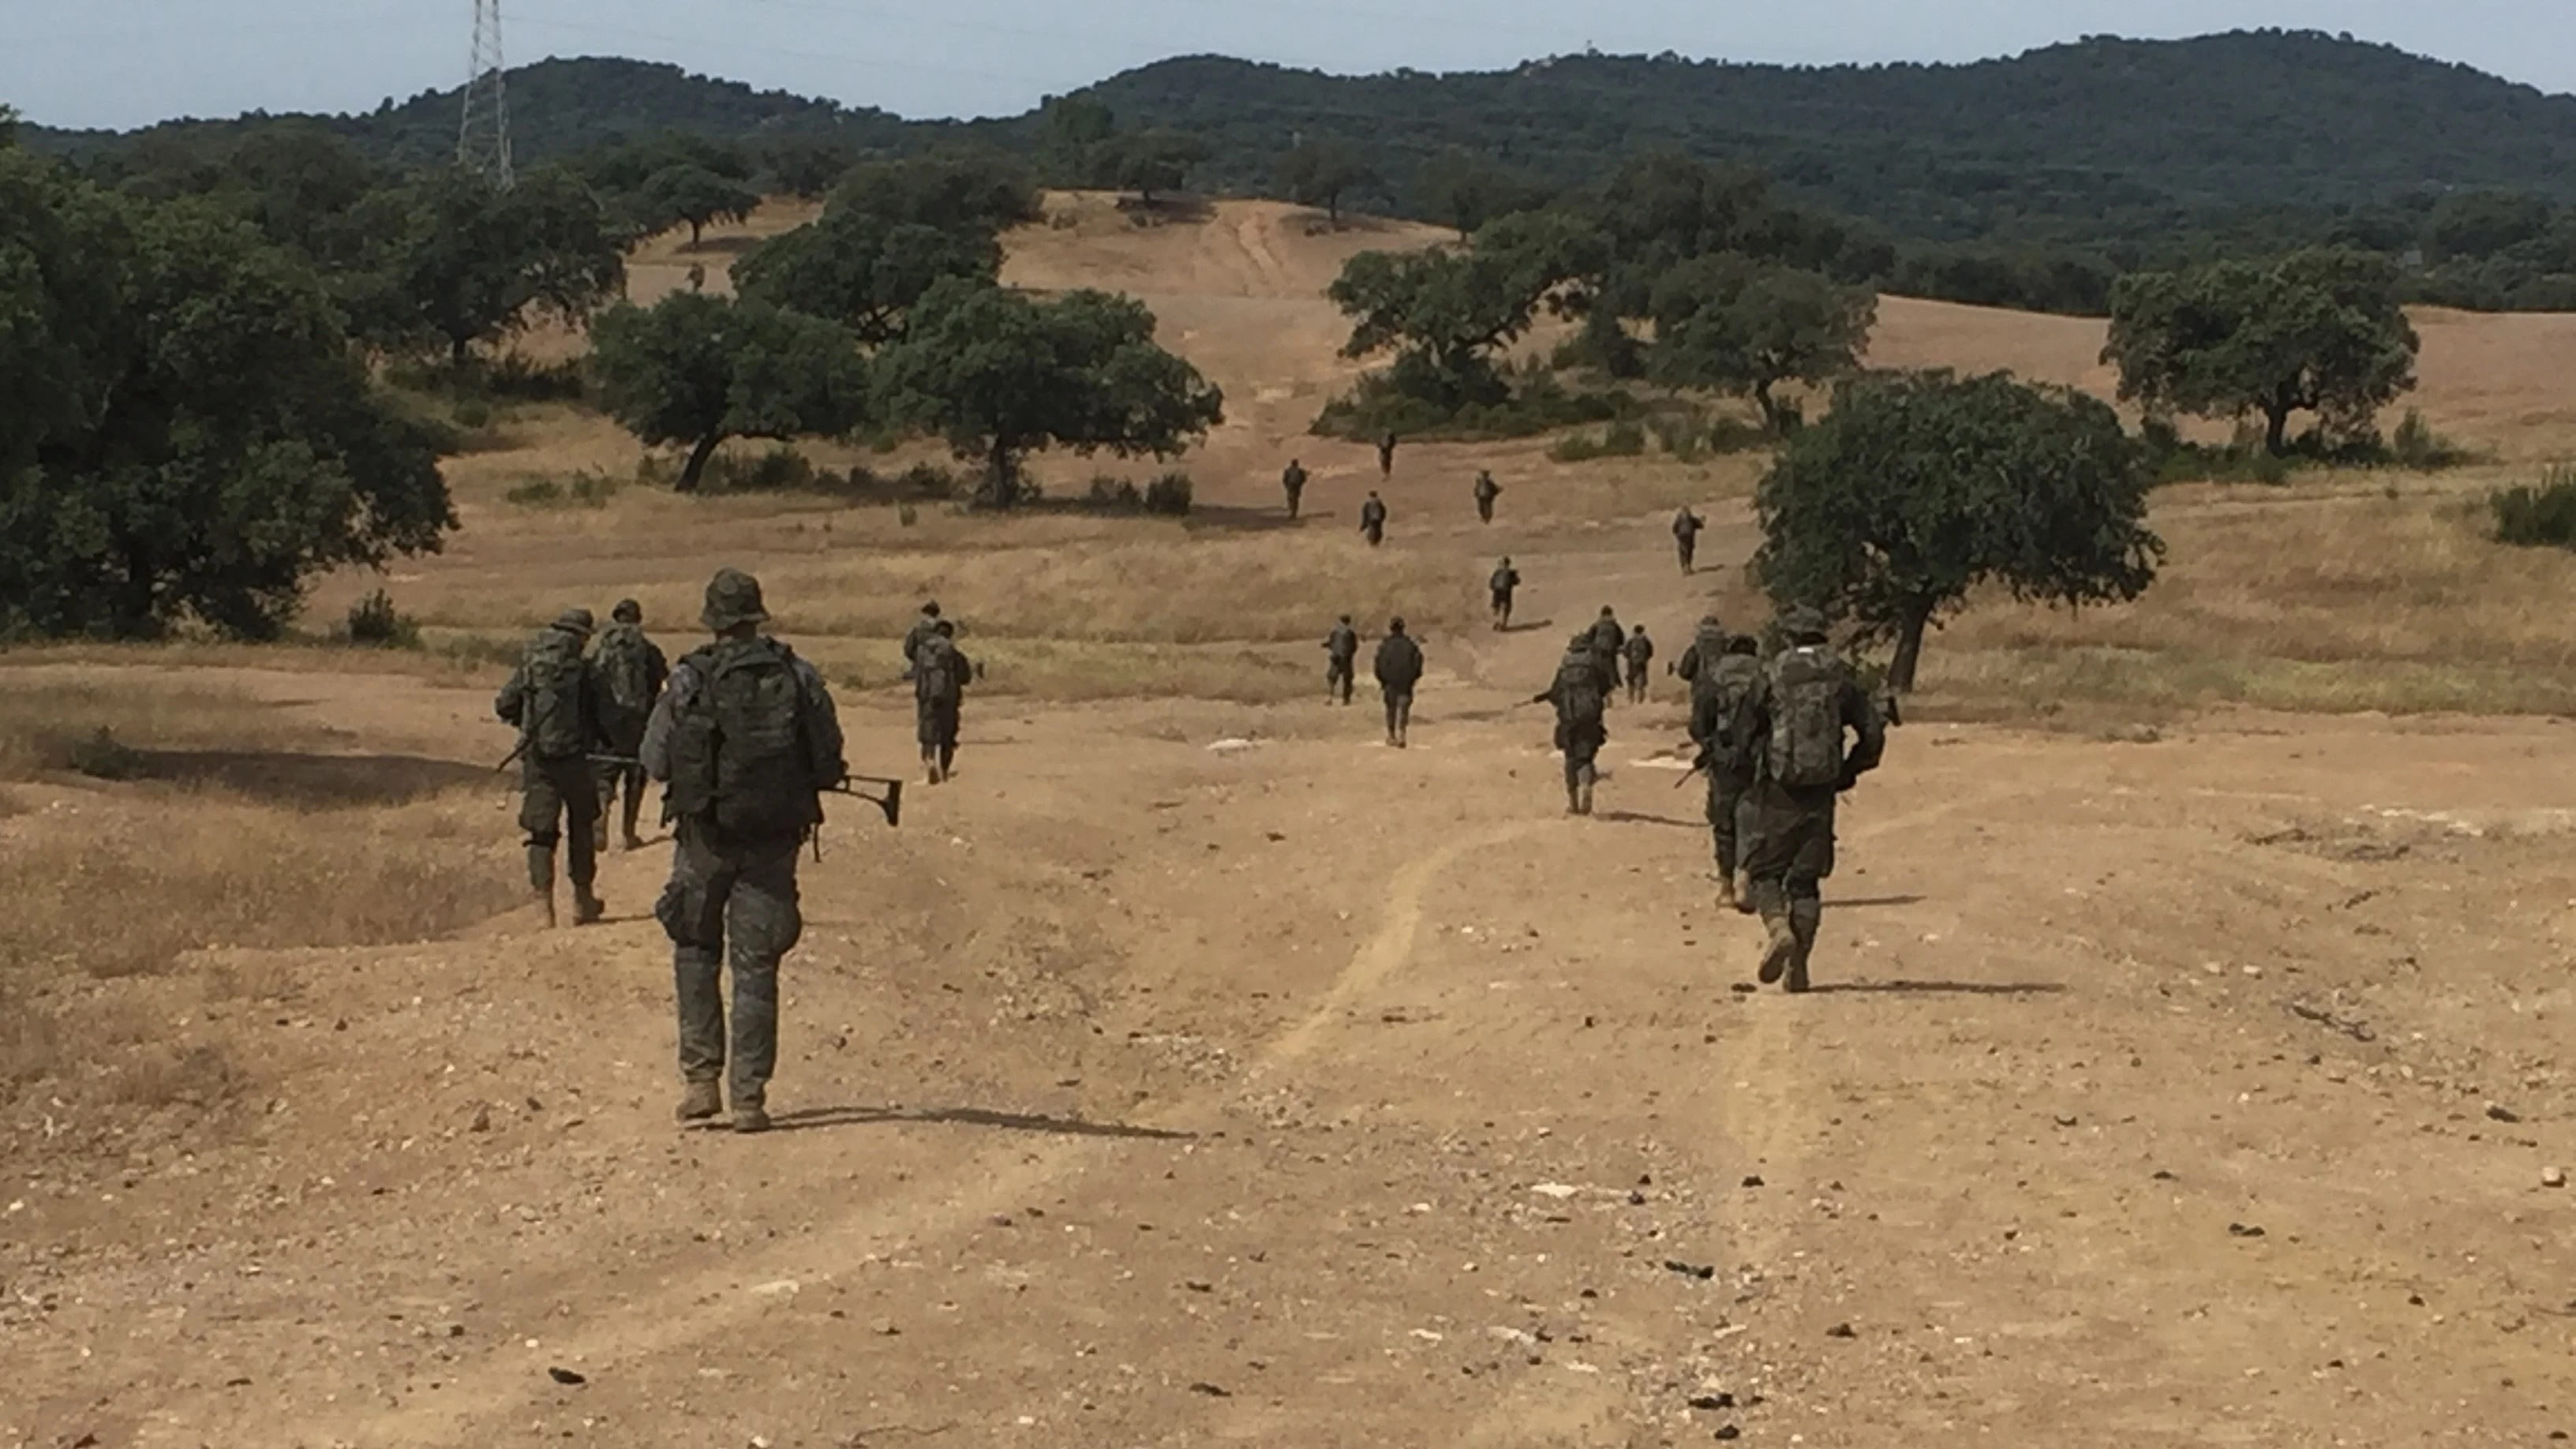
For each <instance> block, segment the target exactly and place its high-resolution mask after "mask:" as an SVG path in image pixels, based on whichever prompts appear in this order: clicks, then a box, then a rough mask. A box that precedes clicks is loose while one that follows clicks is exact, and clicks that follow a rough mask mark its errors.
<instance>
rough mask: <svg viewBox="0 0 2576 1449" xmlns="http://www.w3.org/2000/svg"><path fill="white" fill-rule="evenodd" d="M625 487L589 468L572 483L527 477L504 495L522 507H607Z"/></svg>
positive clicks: (570, 480) (570, 481)
mask: <svg viewBox="0 0 2576 1449" xmlns="http://www.w3.org/2000/svg"><path fill="white" fill-rule="evenodd" d="M625 486H626V485H625V484H624V483H621V482H619V481H618V480H617V479H615V478H611V477H609V476H608V475H607V474H605V473H600V472H596V471H593V470H591V469H587V468H585V469H583V470H582V471H580V472H578V473H575V474H573V475H572V477H571V478H570V479H568V480H558V479H554V478H545V477H532V478H527V479H524V480H522V481H520V482H518V483H514V484H512V485H511V486H510V490H509V491H508V492H506V493H504V494H502V495H501V496H502V497H504V498H506V499H508V500H509V501H510V502H512V503H515V504H517V505H518V506H520V507H521V508H606V507H607V506H608V502H609V500H610V499H612V498H615V497H616V496H617V494H618V491H619V490H620V489H622V488H624V487H625Z"/></svg>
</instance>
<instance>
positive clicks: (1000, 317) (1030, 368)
mask: <svg viewBox="0 0 2576 1449" xmlns="http://www.w3.org/2000/svg"><path fill="white" fill-rule="evenodd" d="M879 378H880V383H879V385H880V387H881V388H882V389H883V392H884V395H885V399H886V405H887V407H888V410H889V411H890V413H891V414H892V415H893V416H895V417H897V418H900V419H902V420H904V421H906V422H909V423H911V424H912V425H914V426H916V427H920V428H922V429H925V430H927V431H930V432H934V433H938V434H940V435H941V436H944V437H945V438H947V440H948V441H949V444H950V445H951V446H952V447H953V448H955V449H956V451H957V454H958V456H959V457H962V458H978V459H981V460H983V462H984V464H985V466H986V470H987V472H986V476H987V490H986V497H987V501H989V502H990V503H992V504H993V505H994V506H996V507H1008V506H1010V505H1012V504H1013V503H1015V502H1017V501H1018V499H1019V496H1020V486H1021V485H1020V465H1021V461H1022V460H1023V459H1024V458H1025V457H1026V456H1027V455H1028V454H1029V453H1031V452H1035V451H1038V450H1041V449H1045V448H1055V447H1061V448H1068V449H1071V450H1072V451H1074V452H1076V453H1079V454H1082V455H1085V456H1088V455H1090V454H1092V453H1095V452H1100V451H1103V450H1106V451H1108V452H1110V453H1113V454H1116V455H1118V456H1120V457H1130V456H1134V455H1137V454H1151V455H1153V456H1155V457H1158V458H1162V457H1171V456H1173V455H1175V454H1178V453H1179V452H1181V451H1182V450H1183V449H1185V448H1187V447H1188V445H1189V444H1190V443H1191V442H1193V441H1195V440H1197V439H1199V438H1203V437H1205V436H1206V434H1207V431H1208V429H1210V428H1212V427H1214V426H1216V425H1217V424H1218V423H1219V422H1221V421H1223V420H1224V416H1225V400H1224V396H1223V394H1222V393H1220V392H1219V391H1218V390H1217V388H1216V386H1215V385H1214V384H1212V383H1210V382H1209V381H1208V380H1207V379H1206V378H1204V377H1201V376H1200V375H1199V372H1198V370H1197V369H1196V368H1194V367H1192V366H1190V365H1189V364H1188V363H1187V362H1185V361H1183V360H1181V359H1180V358H1179V357H1176V356H1174V355H1173V354H1172V353H1170V352H1168V351H1165V350H1164V349H1163V348H1162V346H1161V345H1159V344H1158V343H1156V342H1155V341H1154V316H1153V314H1152V313H1151V312H1148V311H1147V310H1145V307H1144V305H1143V304H1142V303H1139V302H1137V301H1135V300H1134V299H1133V298H1128V297H1115V296H1111V295H1109V294H1107V293H1104V292H1095V291H1073V292H1067V293H1064V294H1063V295H1061V296H1058V297H1054V298H1051V299H1047V300H1043V301H1041V300H1039V299H1037V298H1033V297H1030V296H1027V295H1024V294H1022V293H1019V292H1012V291H1005V290H1002V289H1000V288H997V287H992V286H988V285H982V284H979V283H978V282H976V281H974V280H971V279H967V278H958V277H951V278H947V279H944V280H942V281H940V282H939V283H937V284H936V285H934V286H933V287H932V288H931V289H930V291H929V292H928V294H927V295H925V296H924V297H923V298H922V299H921V302H920V304H919V305H918V306H917V307H915V308H914V310H913V316H912V326H911V328H910V329H909V331H908V332H907V333H906V335H905V337H904V339H903V340H902V341H901V342H899V343H897V344H895V345H894V346H892V347H889V348H887V349H886V351H885V352H884V353H883V354H882V355H881V356H880V358H879Z"/></svg>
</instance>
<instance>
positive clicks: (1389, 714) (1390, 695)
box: [1380, 690, 1395, 745]
mask: <svg viewBox="0 0 2576 1449" xmlns="http://www.w3.org/2000/svg"><path fill="white" fill-rule="evenodd" d="M1380 697H1381V698H1383V699H1384V700H1385V701H1386V742H1387V743H1388V744H1390V745H1391V744H1394V743H1395V691H1393V690H1385V691H1382V692H1381V694H1380Z"/></svg>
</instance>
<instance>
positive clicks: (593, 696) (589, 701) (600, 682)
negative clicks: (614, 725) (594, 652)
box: [581, 659, 617, 753]
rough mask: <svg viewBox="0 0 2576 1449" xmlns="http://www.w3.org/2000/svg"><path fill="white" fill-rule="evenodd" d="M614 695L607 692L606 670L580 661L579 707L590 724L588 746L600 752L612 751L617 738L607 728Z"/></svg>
mask: <svg viewBox="0 0 2576 1449" xmlns="http://www.w3.org/2000/svg"><path fill="white" fill-rule="evenodd" d="M615 698H616V696H614V695H612V694H610V693H609V692H608V672H607V671H606V670H604V669H601V668H600V667H599V665H598V664H597V663H596V662H594V661H592V660H588V659H585V660H583V661H582V663H581V708H582V713H583V714H584V715H585V716H587V718H586V719H585V721H584V723H586V724H588V725H589V726H590V747H591V748H592V749H593V750H595V751H598V752H601V753H612V752H614V751H615V750H616V748H617V738H616V736H615V735H614V734H613V733H611V732H610V730H609V728H608V716H609V711H610V710H611V708H613V701H614V700H615Z"/></svg>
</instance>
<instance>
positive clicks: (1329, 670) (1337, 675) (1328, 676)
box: [1324, 614, 1360, 704]
mask: <svg viewBox="0 0 2576 1449" xmlns="http://www.w3.org/2000/svg"><path fill="white" fill-rule="evenodd" d="M1359 665H1360V631H1359V630H1357V629H1354V628H1352V627H1351V616H1350V615H1348V614H1344V615H1343V616H1342V621H1341V622H1340V623H1338V624H1335V625H1334V626H1333V632H1331V633H1329V634H1327V635H1325V636H1324V697H1325V698H1326V699H1329V700H1331V701H1332V702H1333V703H1335V704H1348V703H1350V702H1351V681H1352V677H1353V676H1354V675H1356V674H1358V672H1359Z"/></svg>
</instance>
